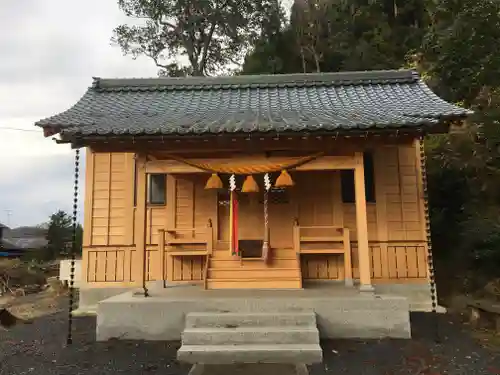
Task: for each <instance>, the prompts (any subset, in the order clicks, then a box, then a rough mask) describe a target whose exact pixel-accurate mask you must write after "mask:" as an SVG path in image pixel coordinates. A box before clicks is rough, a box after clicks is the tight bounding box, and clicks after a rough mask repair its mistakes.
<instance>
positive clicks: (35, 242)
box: [0, 224, 47, 257]
mask: <svg viewBox="0 0 500 375" xmlns="http://www.w3.org/2000/svg"><path fill="white" fill-rule="evenodd" d="M45 246H47V240H46V239H45V230H42V229H40V228H36V227H19V228H12V229H11V228H8V227H7V226H5V225H3V224H0V256H9V257H18V256H21V255H22V254H24V253H26V252H28V251H37V250H40V249H42V248H44V247H45Z"/></svg>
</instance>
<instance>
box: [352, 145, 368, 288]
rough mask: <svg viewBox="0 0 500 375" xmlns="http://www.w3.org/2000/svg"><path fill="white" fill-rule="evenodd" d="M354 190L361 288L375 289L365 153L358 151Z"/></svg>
mask: <svg viewBox="0 0 500 375" xmlns="http://www.w3.org/2000/svg"><path fill="white" fill-rule="evenodd" d="M355 159H356V167H355V169H354V190H355V197H356V232H357V235H358V259H359V283H360V285H359V290H360V291H369V292H371V291H373V286H372V282H371V271H370V248H369V247H368V219H367V214H366V195H365V168H364V164H363V153H361V152H356V155H355Z"/></svg>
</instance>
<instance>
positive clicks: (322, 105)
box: [36, 70, 472, 137]
mask: <svg viewBox="0 0 500 375" xmlns="http://www.w3.org/2000/svg"><path fill="white" fill-rule="evenodd" d="M471 113H472V112H471V111H468V110H466V109H463V108H460V107H457V106H455V105H452V104H450V103H448V102H446V101H444V100H442V99H441V98H439V97H438V96H437V95H435V94H434V93H433V92H432V91H431V90H430V89H429V87H428V86H427V85H425V83H423V82H422V81H421V80H420V78H419V76H418V74H416V73H415V72H414V71H411V70H398V71H368V72H345V73H317V74H288V75H260V76H234V77H217V78H204V77H190V78H151V79H137V78H134V79H100V78H94V82H93V85H92V87H90V88H89V89H88V90H87V92H86V93H85V95H84V96H83V97H82V98H81V99H80V100H79V101H78V102H77V103H76V104H75V105H74V106H73V107H72V108H70V109H69V110H67V111H65V112H62V113H60V114H57V115H55V116H52V117H49V118H47V119H44V120H41V121H38V122H37V123H36V125H38V126H42V127H45V126H50V127H55V128H59V129H60V131H61V135H62V136H63V137H64V136H72V135H111V134H112V135H143V134H149V135H154V134H161V135H167V134H175V135H182V134H208V133H211V134H219V133H242V132H243V133H250V132H296V131H311V132H312V131H316V130H323V131H331V130H351V129H358V130H360V129H361V130H363V129H366V130H368V129H380V128H399V127H420V126H429V125H433V124H436V123H438V122H439V121H440V120H442V119H446V118H453V117H459V116H466V115H468V114H471Z"/></svg>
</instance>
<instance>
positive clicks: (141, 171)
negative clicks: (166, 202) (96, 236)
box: [133, 154, 147, 286]
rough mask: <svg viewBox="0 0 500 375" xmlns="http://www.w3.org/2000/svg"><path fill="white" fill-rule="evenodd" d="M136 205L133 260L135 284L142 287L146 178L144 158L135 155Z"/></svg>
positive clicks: (144, 253)
mask: <svg viewBox="0 0 500 375" xmlns="http://www.w3.org/2000/svg"><path fill="white" fill-rule="evenodd" d="M136 161H137V176H136V179H137V204H136V211H135V228H134V238H135V254H136V257H135V259H134V260H133V262H134V263H133V267H134V275H133V276H134V280H135V284H136V285H138V286H142V284H143V280H144V277H145V275H144V260H145V259H144V258H145V257H146V208H147V207H146V203H147V176H146V157H145V156H144V155H141V154H137V156H136Z"/></svg>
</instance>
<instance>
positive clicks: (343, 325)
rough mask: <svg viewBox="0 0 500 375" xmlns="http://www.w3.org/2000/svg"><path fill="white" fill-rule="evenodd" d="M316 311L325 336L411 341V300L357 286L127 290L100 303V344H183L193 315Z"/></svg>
mask: <svg viewBox="0 0 500 375" xmlns="http://www.w3.org/2000/svg"><path fill="white" fill-rule="evenodd" d="M287 311H288V312H293V311H295V312H298V311H312V312H315V313H316V317H317V324H318V328H319V331H320V336H321V338H382V337H395V338H410V337H411V332H410V317H409V303H408V300H407V299H406V298H405V297H401V296H396V295H389V294H380V295H377V294H372V293H359V292H358V291H357V290H356V289H354V288H346V287H340V286H337V287H334V286H332V285H323V286H316V287H315V288H312V289H304V290H202V289H201V288H200V287H199V286H175V287H168V288H165V289H158V290H152V291H151V297H148V298H145V297H143V296H141V295H135V294H134V292H133V291H131V292H126V293H123V294H120V295H117V296H114V297H111V298H108V299H106V300H104V301H101V302H100V303H99V304H98V308H97V340H99V341H103V340H109V339H111V338H123V339H138V340H180V339H181V332H182V331H183V329H184V326H185V317H186V314H187V313H190V312H238V313H241V312H287Z"/></svg>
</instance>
